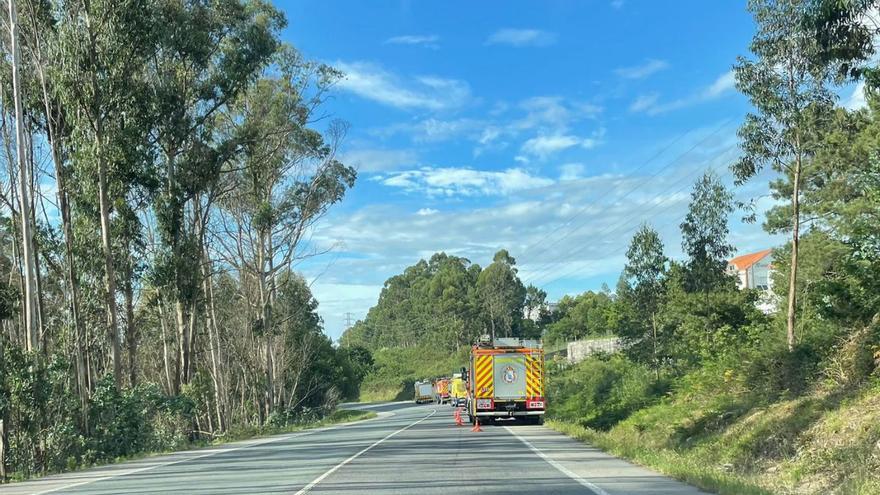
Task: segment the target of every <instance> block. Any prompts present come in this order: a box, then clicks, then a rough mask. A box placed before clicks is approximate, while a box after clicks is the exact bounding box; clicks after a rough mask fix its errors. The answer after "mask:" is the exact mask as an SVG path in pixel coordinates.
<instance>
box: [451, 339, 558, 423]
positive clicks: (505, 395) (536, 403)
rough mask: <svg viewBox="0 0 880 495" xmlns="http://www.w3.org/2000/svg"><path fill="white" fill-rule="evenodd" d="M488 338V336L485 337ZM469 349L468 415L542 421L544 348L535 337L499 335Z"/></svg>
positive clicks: (472, 420) (484, 418)
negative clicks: (509, 337)
mask: <svg viewBox="0 0 880 495" xmlns="http://www.w3.org/2000/svg"><path fill="white" fill-rule="evenodd" d="M487 340H488V339H487ZM487 340H483V341H481V342H480V343H479V344H477V345H475V346H474V347H473V349H472V350H471V357H470V367H469V369H468V370H467V372H466V374H467V386H468V417H469V419H470V420H471V423H473V422H475V421H476V420H477V419H479V420H481V421H486V420H488V419H497V418H510V417H512V418H518V419H523V420H527V421H530V422H532V423H535V424H542V423H543V422H544V411H545V410H546V405H547V403H546V399H545V396H544V349H543V347H542V345H541V343H540V342H539V341H535V340H520V339H507V338H499V339H495V341H494V342H488V341H487Z"/></svg>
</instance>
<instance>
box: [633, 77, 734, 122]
mask: <svg viewBox="0 0 880 495" xmlns="http://www.w3.org/2000/svg"><path fill="white" fill-rule="evenodd" d="M735 89H736V78H735V76H734V72H733V71H732V70H730V71H728V72H725V73H724V74H721V75H720V76H718V78H716V79H715V81H713V82H712V84H710V85H708V86H706V87H704V88H702V89H700V90H699V91H697V92H696V93H694V94H692V95H690V96H686V97H684V98H679V99H677V100H672V101H669V102H660V95H659V94H657V93H650V94H646V95H641V96H639V97H638V98H636V99H635V100H634V101H633V102H632V104H630V107H629V109H630V111H632V112H645V113H647V114H649V115H658V114H661V113H666V112H671V111H673V110H678V109H681V108H685V107H689V106H692V105H697V104H700V103H705V102H707V101H711V100H715V99H717V98H720V97H722V96H724V95H726V94H728V93H730V92H732V91H734V90H735Z"/></svg>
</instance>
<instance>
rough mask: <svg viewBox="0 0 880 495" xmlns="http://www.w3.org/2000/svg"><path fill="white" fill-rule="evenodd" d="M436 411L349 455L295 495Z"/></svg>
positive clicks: (299, 494)
mask: <svg viewBox="0 0 880 495" xmlns="http://www.w3.org/2000/svg"><path fill="white" fill-rule="evenodd" d="M436 412H437V410H436V409H434V410H433V411H431V414H429V415H427V416H425V417H424V418H422V419H420V420H418V421H416V422H414V423H410V424H408V425H406V426H404V427H403V428H401V429H399V430H397V431H394V432H391V433H389V434H387V435H385V436H384V437H382V438H381V439H379V440H376V441H375V442H373V443H372V444H370V446H369V447H366V448H364V449H363V450H361V451H360V452H358V453H357V454H355V455H353V456H351V457H349V458H348V459H346V460H344V461H342V462H340V463H339V464H337V465H335V466H333V467H332V468H330V469H328V470H327V471H325V472H324V474H322V475H321V476H318V477H317V478H315V479H313V480H312V482H311V483H309V484H308V485H306V486H304V487H302V489H301V490H300V491H298V492H296V493H295V494H294V495H304V494H306V493H308V492H309V491H311V489H312V488H314V487H315V486H316V485H317V484H318V483H320V482H322V481H324V479H326V478H327V477H328V476H330V475H331V474H333V473H335V472H336V471H338V470H339V469H340V468H342V467H343V466H345V465H346V464H348V463H349V462H351V461H353V460H355V459H357V458H358V457H360V456H362V455H363V454H365V453H366V452H367V451H368V450H370V449H372V448H373V447H375V446H377V445H379V444H380V443H382V442H384V441H385V440H388V439H389V438H391V437H393V436H394V435H397V434H398V433H401V432H403V431H406V430H408V429H410V428H412V427H413V426H415V425H417V424H419V423H421V422H422V421H424V420H426V419H428V418H430V417H431V416H433V415H434V414H435V413H436Z"/></svg>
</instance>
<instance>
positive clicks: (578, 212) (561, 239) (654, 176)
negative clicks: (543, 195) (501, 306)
mask: <svg viewBox="0 0 880 495" xmlns="http://www.w3.org/2000/svg"><path fill="white" fill-rule="evenodd" d="M732 120H733V117H729V118H727V119H725V120H724V121H723V122H722V123H721V125H719V126H718V127H717V128H715V130H713V131H712V132H711V133H709V134H708V135H707V136H705V137H703V138H702V139H701V140H699V141H698V142H696V143H695V144H694V145H693V146H691V147H690V148H688V149H687V150H686V151H685V152H683V153H682V154H680V155H678V156H677V157H676V158H675V159H673V160H671V161H670V162H669V163H667V164H666V165H664V166H663V167H661V168H660V169H659V170H657V171H656V172H655V173H654V174H652V175H650V176H648V177H646V178H645V179H644V180H643V181H642V182H640V183H638V184H637V185H636V186H635V187H633V188H632V189H630V190H629V191H627V192H626V193H625V194H624V195H623V196H621V197H620V198H618V201H619V200H622V199H625V198H627V197H628V196H629V195H631V194H632V193H634V192H635V191H637V190H638V189H640V188H641V187H643V186H644V185H646V184H648V183H649V182H651V181H652V180H653V179H655V178H657V177H658V176H659V175H660V174H661V173H663V172H665V171H666V170H667V169H669V168H670V167H671V166H673V165H675V164H676V163H678V162H679V161H681V159H682V158H684V157H686V156H687V155H689V154H690V153H691V152H692V151H694V150H695V149H697V148H698V147H699V146H701V145H703V144H705V143H706V142H707V141H709V140H710V139H711V138H712V137H714V136H715V135H717V134H718V133H719V132H721V131H722V130H723V129H724V128H725V127H726V126H727V124H729V123H730V122H731V121H732ZM725 151H727V150H725ZM612 192H613V190H609V191H608V192H606V193H605V194H604V195H602V196H600V197H599V198H598V199H597V200H596V201H599V200H601V199H604V198H605V197H607V196H609V195H610V194H611V193H612ZM592 204H593V203H591V204H587V205H585V206H584V207H583V208H581V209H579V210H578V211H577V212H575V214H574V215H573V216H572V217H571V218H570V219H569V221H567V222H565V223H563V225H562V226H560V227H558V228H557V229H555V230H554V231H551V232H550V234H552V233H553V232H556V231H558V230H559V229H560V228H561V227H564V226H565V225H568V224H570V223H571V221H572V220H573V219H574V218H575V217H577V216H578V215H580V214H581V213H583V212H585V211H586V210H587V209H589V208H590V207H591V205H592ZM589 221H590V220H589V219H587V220H584V221H583V222H581V223H580V224H578V225H577V226H576V227H574V228H572V229H570V230H569V231H568V232H567V233H566V234H564V235H562V236H560V237H557V238H555V239H554V240H553V241H552V243H551V244H550V245H549V246H547V247H546V248H545V249H544V251H546V250H548V249H550V248H552V247H554V246H556V245H558V244H559V243H560V242H562V241H563V240H565V239H567V238H568V237H569V236H571V235H572V234H573V233H574V232H576V231H578V230H580V229H581V228H583V227H584V226H586V225H587V224H588V223H589ZM550 234H546V235H544V236H543V237H542V238H541V239H540V240H539V241H537V242H536V243H534V244H533V245H534V246H537V245H539V244H540V243H542V242H544V241H546V240H548V239H549V237H548V236H549V235H550ZM521 264H522V263H521ZM550 265H552V263H548V262H545V263H541V264H539V265H538V266H539V267H545V266H550ZM545 269H546V268H540V269H539V271H543V270H545Z"/></svg>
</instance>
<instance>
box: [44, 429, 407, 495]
mask: <svg viewBox="0 0 880 495" xmlns="http://www.w3.org/2000/svg"><path fill="white" fill-rule="evenodd" d="M393 415H394V414H393V413H384V414H383V413H377V415H376V417H375V418H371V419H381V418H387V417H389V416H393ZM365 421H370V420H369V419H365V420H361V421H349V422H347V423H339V424H338V425H332V426H325V427H323V428H315V429H313V430H306V431H303V432H298V433H291V434H289V435H279V436H273V437H269V438H267V439H265V440H262V441H256V442H252V443H248V444H245V445H241V446H238V447H232V448H228V449H211V450H209V451H205V453H203V454H200V455H196V456H192V457H186V458H183V459H177V460H175V461H169V462H163V463H159V464H152V465H150V466H145V467H142V468H139V469H133V470H130V471H123V472H121V473H117V474H112V475H109V476H102V477H100V478H91V479H87V480H85V481H80V482H78V483H72V484H69V485H64V486H59V487H56V488H50V489H48V490H42V491H38V492H32V495H44V494H46V493H54V492H58V491H61V490H68V489H70V488H76V487H78V486H83V485H88V484H90V483H97V482H99V481H104V480H109V479H112V478H119V477H121V476H128V475H130V474H136V473H142V472H144V471H149V470H151V469H156V468H160V467H166V466H173V465H175V464H180V463H181V462H187V461H194V460H196V459H201V458H203V457H210V456H212V455H216V454H222V453H224V452H235V451H236V450H242V449H247V448H250V447H256V446H258V445H265V444H267V443H272V442H277V441H279V440H289V439H291V438H299V437H304V436H306V435H312V434H315V433H321V432H325V431H330V430H335V429H338V428H344V427H346V426H351V425H356V424H360V423H363V422H365ZM410 426H412V425H410ZM178 453H179V454H181V455H184V454H186V451H183V452H178ZM45 481H49V482H51V480H45Z"/></svg>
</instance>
